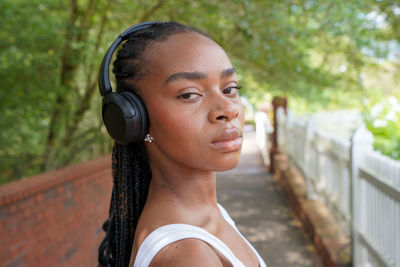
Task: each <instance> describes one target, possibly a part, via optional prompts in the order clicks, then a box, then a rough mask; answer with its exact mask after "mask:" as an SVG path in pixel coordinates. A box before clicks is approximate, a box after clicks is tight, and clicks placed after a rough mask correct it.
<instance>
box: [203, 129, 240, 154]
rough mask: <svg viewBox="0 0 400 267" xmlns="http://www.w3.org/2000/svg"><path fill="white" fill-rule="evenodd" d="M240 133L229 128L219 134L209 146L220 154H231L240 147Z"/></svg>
mask: <svg viewBox="0 0 400 267" xmlns="http://www.w3.org/2000/svg"><path fill="white" fill-rule="evenodd" d="M242 139H243V138H242V133H241V131H240V130H239V129H238V128H230V129H226V130H224V131H223V132H222V133H220V134H219V135H218V136H217V137H216V138H215V139H214V140H213V141H212V142H211V146H212V147H213V148H215V149H217V150H219V151H221V152H233V151H237V150H240V148H241V147H242Z"/></svg>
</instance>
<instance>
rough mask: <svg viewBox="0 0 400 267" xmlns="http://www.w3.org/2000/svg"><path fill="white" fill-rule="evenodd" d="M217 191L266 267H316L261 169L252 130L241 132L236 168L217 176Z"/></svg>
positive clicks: (296, 223) (294, 221)
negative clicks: (240, 145) (240, 152)
mask: <svg viewBox="0 0 400 267" xmlns="http://www.w3.org/2000/svg"><path fill="white" fill-rule="evenodd" d="M217 191H218V201H219V202H220V203H221V204H222V205H223V206H224V207H225V209H227V210H228V212H229V214H230V215H231V217H232V218H233V219H234V220H235V222H236V224H237V226H238V228H239V229H240V231H241V232H242V233H243V235H244V236H246V238H247V239H248V240H249V241H250V242H251V243H252V244H253V245H254V246H255V248H256V249H257V251H258V252H259V253H260V255H261V257H263V259H264V260H265V262H266V263H267V265H268V267H276V266H278V267H289V266H290V267H292V266H300V267H303V266H304V267H306V266H307V267H308V266H320V262H319V259H318V257H317V256H316V255H315V253H314V252H313V251H314V247H313V246H312V245H311V243H310V241H309V239H308V238H307V236H306V235H305V234H304V232H303V231H302V230H301V223H300V222H299V221H298V220H297V219H296V218H294V217H293V214H292V213H291V211H290V210H289V209H288V204H287V202H286V199H285V196H284V195H283V193H282V192H281V191H280V189H279V188H278V186H277V185H276V184H275V182H274V181H273V178H272V176H271V175H270V174H268V172H267V170H266V168H265V167H264V165H263V162H262V159H261V153H260V152H259V150H258V147H257V145H256V143H255V133H254V132H253V131H252V130H247V131H245V136H244V143H243V150H242V156H241V159H240V162H239V165H238V166H237V167H236V168H235V169H233V170H231V171H228V172H224V173H218V174H217Z"/></svg>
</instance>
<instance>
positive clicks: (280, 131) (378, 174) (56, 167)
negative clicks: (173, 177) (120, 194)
mask: <svg viewBox="0 0 400 267" xmlns="http://www.w3.org/2000/svg"><path fill="white" fill-rule="evenodd" d="M0 19H1V27H0V81H1V83H0V114H1V117H0V185H1V186H0V239H1V240H2V241H4V242H2V244H1V245H0V265H2V266H3V264H4V266H37V263H40V264H41V266H71V265H75V266H94V265H96V257H97V248H98V244H99V243H100V241H101V240H102V238H103V236H104V232H103V230H102V229H101V225H102V222H104V220H105V219H106V218H107V209H108V205H109V198H110V191H111V186H112V181H111V179H110V177H111V168H110V167H111V166H110V165H111V163H110V157H109V154H110V153H111V148H112V140H111V138H110V137H109V136H108V134H107V132H106V129H105V127H104V126H103V123H102V121H101V111H100V110H101V98H100V95H99V93H98V87H97V76H98V70H99V66H100V63H101V60H102V58H103V55H104V54H105V52H106V49H108V47H109V45H110V44H111V43H112V42H113V41H114V40H115V39H116V37H117V36H118V35H119V34H120V33H121V32H122V31H124V30H125V29H126V28H128V27H130V26H132V25H134V24H136V23H139V22H143V21H153V20H159V21H170V20H175V21H178V22H181V23H184V24H187V25H191V26H194V27H196V28H199V29H201V30H203V31H204V32H206V33H207V34H209V35H210V36H211V37H212V39H214V40H215V41H217V42H218V43H219V44H220V45H221V46H222V47H223V48H224V49H225V50H226V52H227V54H228V55H229V57H230V58H231V60H232V63H233V65H234V66H235V68H236V69H237V73H238V76H239V82H240V84H241V85H242V86H243V89H242V90H241V91H240V93H241V98H242V102H243V104H244V106H245V110H246V123H247V124H248V125H249V126H248V127H247V128H246V129H250V130H249V131H247V132H246V133H245V135H246V136H245V144H247V145H245V149H244V153H243V157H242V158H243V159H244V160H243V161H242V162H243V163H241V164H242V165H241V164H239V165H240V166H239V168H238V169H237V170H236V172H234V173H233V174H234V175H236V176H234V177H236V178H237V179H236V178H235V179H233V180H232V177H231V176H232V175H233V174H232V175H231V174H230V173H228V174H227V175H228V176H229V175H231V176H229V179H227V180H226V181H227V182H226V185H225V186H222V191H221V192H222V193H221V194H223V196H225V201H226V202H227V203H226V205H227V206H229V205H231V207H230V208H231V209H234V208H235V205H233V204H234V203H235V201H236V200H237V202H238V203H239V202H240V203H239V204H240V205H243V207H245V205H244V204H243V203H246V201H247V200H245V199H246V197H248V200H249V201H250V200H251V201H254V202H256V203H258V204H257V205H259V210H257V209H256V210H254V209H253V213H254V214H253V215H254V216H255V217H251V216H250V215H251V210H249V212H247V210H244V208H240V207H241V206H240V205H239V204H238V205H239V206H238V207H239V208H240V209H239V208H238V209H239V210H238V211H237V212H236V214H237V216H239V215H240V214H242V216H243V218H245V219H246V220H245V221H246V223H251V222H257V224H259V225H258V227H259V228H252V226H251V225H248V226H239V228H240V227H243V228H241V230H243V231H244V233H245V235H247V236H250V237H251V234H253V235H254V239H251V238H250V240H251V241H252V242H259V243H258V244H256V248H257V249H258V250H259V251H262V252H263V253H264V252H265V254H263V255H267V257H270V258H269V259H268V261H267V263H268V262H271V263H272V265H274V263H275V265H276V266H314V265H310V264H308V265H300V262H301V260H304V257H303V255H305V254H298V255H300V256H298V257H294V258H293V257H292V258H291V257H290V255H289V254H290V253H291V252H290V251H288V250H287V248H288V246H289V245H290V244H291V243H292V244H294V242H293V240H292V239H290V238H289V239H288V236H290V237H291V236H292V234H287V232H285V231H286V230H285V231H284V230H282V229H288V228H290V227H292V226H293V225H298V224H301V223H293V221H294V219H290V218H292V217H290V216H289V215H288V216H287V217H286V215H287V214H290V212H289V211H287V210H286V208H287V206H288V204H287V202H285V201H284V200H283V199H284V197H281V195H279V194H280V193H278V192H280V191H279V190H278V189H277V188H276V185H275V182H273V179H275V180H276V181H277V183H276V184H281V187H282V188H284V190H283V191H285V190H286V192H289V193H288V194H289V195H290V194H292V197H291V200H290V201H292V202H293V201H294V202H293V203H294V204H293V203H292V205H294V207H295V208H294V209H295V210H296V209H297V210H296V212H297V213H299V214H302V215H300V216H299V217H301V218H302V219H303V220H304V218H306V219H305V222H303V224H304V225H305V227H306V228H307V227H309V226H310V225H313V226H310V227H311V228H312V229H314V230H315V231H314V230H311V232H312V235H311V237H312V239H314V240H316V241H317V242H316V243H319V245H321V244H322V245H321V246H322V248H321V249H319V252H320V254H321V255H322V257H323V258H324V259H323V261H324V265H323V266H350V265H351V262H353V264H354V266H396V267H397V266H400V227H399V225H400V163H399V160H400V85H399V84H400V83H399V81H400V71H399V70H400V60H399V59H400V44H399V42H400V30H399V26H400V2H399V1H398V0H346V1H342V0H319V1H316V0H268V1H262V0H253V1H252V0H219V1H214V0H213V1H211V0H197V1H178V0H136V1H127V0H29V1H28V0H1V1H0ZM279 107H281V108H279ZM251 125H253V126H251ZM254 125H255V128H256V131H255V132H254V131H253V130H252V129H254ZM246 140H250V141H246ZM246 142H247V143H246ZM249 144H250V145H249ZM256 144H257V145H258V147H259V149H260V150H261V154H262V160H261V154H260V153H259V150H256V152H254V149H253V148H251V149H249V147H250V146H254V147H256ZM246 151H247V152H246ZM248 151H252V153H249V152H248ZM250 154H251V155H250ZM259 154H260V155H259ZM102 155H106V156H102ZM285 157H286V161H285V160H284V158H285ZM287 157H288V158H289V163H287ZM259 159H260V160H259ZM88 160H92V161H89V162H88ZM82 162H84V163H82ZM285 162H286V163H285ZM243 164H244V165H243ZM253 165H254V166H253ZM256 165H257V166H256ZM66 166H69V167H68V168H64V167H66ZM255 166H256V167H255ZM265 166H268V167H270V170H271V171H275V176H274V178H273V176H272V175H270V174H268V173H267V172H266V169H265ZM282 166H283V167H282ZM287 166H291V167H289V169H290V170H295V169H296V168H297V169H298V170H299V171H298V172H295V171H292V172H291V173H289V172H288V171H287V170H286V169H287V168H288V167H287ZM60 168H61V169H60ZM285 168H286V169H285ZM274 169H275V170H274ZM283 170H284V171H283ZM288 173H289V174H288ZM251 175H255V176H254V177H256V176H257V177H258V178H254V177H253V178H254V179H253V178H251V179H242V177H243V176H246V178H249V177H252V176H251ZM32 176H33V177H32ZM228 176H227V177H228ZM300 176H303V177H302V178H299V177H300ZM252 179H253V180H252ZM257 179H258V180H257ZM221 181H223V179H222V180H221ZM243 182H248V184H247V185H246V186H243V184H241V183H243ZM221 183H222V182H221ZM291 185H293V188H294V189H291ZM301 185H303V186H302V187H301ZM230 186H235V188H236V189H232V190H231V189H230ZM251 186H253V187H255V188H253V189H251ZM263 186H264V187H263ZM239 188H240V190H242V191H241V192H242V193H243V194H242V195H243V197H242V198H241V197H236V195H234V194H233V195H232V196H234V197H232V198H230V197H229V196H230V194H232V192H239V191H235V190H237V189H238V190H239ZM285 188H286V189H285ZM288 188H289V189H288ZM256 189H257V190H260V192H258V191H254V190H256ZM245 190H247V191H245ZM252 190H253V191H252ZM249 192H250V193H249ZM251 192H253V193H251ZM254 192H256V193H254ZM257 192H258V193H257ZM272 192H275V193H272ZM290 192H292V193H290ZM293 192H295V193H293ZM299 192H300V193H299ZM224 194H225V195H224ZM296 194H297V195H296ZM261 195H262V196H263V197H268V196H269V198H268V199H267V198H265V199H264V200H259V199H258V197H260V196H261ZM295 195H296V196H295ZM289 198H290V197H289ZM221 199H222V202H224V197H222V198H221ZM230 199H231V200H232V201H231V200H230ZM296 199H297V200H296ZM233 200H235V201H233ZM295 200H296V201H297V202H296V201H295ZM317 200H321V201H322V203H323V205H325V206H327V208H326V209H325V208H323V207H322V206H319V204H318V205H317V204H315V203H317ZM275 201H277V202H276V203H278V202H279V201H280V202H279V203H280V204H279V205H280V206H279V205H278V204H276V205H277V206H275V207H270V206H268V205H270V204H271V203H275ZM232 203H233V204H232ZM304 203H306V204H304ZM222 204H224V205H225V203H222ZM264 204H265V205H264ZM303 204H304V205H305V206H304V205H303ZM273 205H275V204H273ZM296 205H297V206H296ZM321 205H322V204H321ZM299 207H300V208H299ZM307 209H308V210H307ZM270 211H273V212H270ZM246 212H247V213H246ZM274 212H276V214H275V215H277V216H281V215H282V214H286V215H284V216H283V215H282V216H283V217H281V218H280V219H279V220H280V222H279V224H278V223H276V224H275V223H271V221H269V220H270V218H269V217H268V218H266V219H265V218H264V219H265V221H262V223H260V222H261V221H260V220H261V218H260V217H257V216H260V215H265V216H270V215H271V216H273V215H274ZM233 214H235V212H233ZM238 214H239V215H238ZM249 214H250V215H249ZM279 214H281V215H279ZM304 214H308V215H307V216H305V215H304ZM328 214H331V215H332V216H331V217H329V218H325V217H324V216H328ZM303 215H304V216H303ZM233 217H234V219H235V220H238V221H239V222H241V221H240V218H239V217H235V216H233ZM289 217H290V218H289ZM307 218H308V219H307ZM313 218H316V219H315V220H313ZM321 218H324V219H323V220H322V219H321ZM307 220H308V221H307ZM310 221H311V223H310ZM318 222H319V223H320V224H321V222H322V226H321V225H319V226H318ZM244 224H245V223H244ZM337 224H338V225H339V226H337ZM271 225H275V226H276V228H274V227H270V226H271ZM291 225H292V226H291ZM327 225H328V226H329V227H330V228H329V229H325V228H319V227H326V226H327ZM332 225H333V226H332ZM246 227H247V228H246ZM313 227H314V228H313ZM292 228H293V227H292ZM318 229H324V230H323V231H322V233H321V232H319V233H318ZM332 229H336V230H334V231H333V230H332ZM296 231H297V230H296ZM316 233H317V234H316ZM274 234H275V236H274ZM279 234H281V237H282V240H286V241H287V243H281V248H280V249H279V251H281V252H282V253H284V254H282V256H281V254H276V253H274V251H275V248H273V247H272V246H274V245H275V244H276V243H279V242H276V241H277V239H274V238H276V235H279ZM315 234H316V236H313V235H315ZM268 235H269V236H268ZM294 235H297V234H293V236H294ZM266 236H268V238H267V237H266ZM260 237H261V239H260ZM264 237H265V238H264ZM333 237H336V239H335V241H333V239H332V238H333ZM257 238H258V239H257ZM263 238H264V239H263ZM324 238H325V239H324ZM257 240H258V241H257ZM296 240H300V239H298V237H296ZM301 240H303V239H301ZM321 240H322V241H321ZM6 241H7V242H6ZM268 242H269V243H268ZM267 243H268V244H267ZM299 243H304V244H306V243H307V242H306V241H304V240H303V241H299ZM304 244H303V245H304ZM326 244H331V245H332V246H331V248H325V247H324V246H325V245H326ZM317 245H318V244H317ZM263 246H264V247H263ZM265 246H267V247H266V248H265ZM299 246H300V245H299ZM304 246H308V245H304ZM276 251H278V249H276ZM344 252H345V253H344ZM285 253H286V254H285ZM302 253H303V252H302ZM304 253H305V252H304ZM352 253H353V256H351V254H352ZM343 254H346V255H345V256H344V258H345V260H343V259H342V258H343V257H342V256H343ZM296 255H297V254H296ZM332 255H333V256H332ZM352 257H353V259H352ZM281 259H282V260H283V259H284V260H287V264H288V265H284V264H283V263H282V262H278V261H279V260H281ZM291 259H292V260H291ZM274 260H275V261H276V262H274ZM329 262H335V264H336V265H333V263H332V265H331V263H329ZM315 266H317V265H315ZM318 266H319V265H318Z"/></svg>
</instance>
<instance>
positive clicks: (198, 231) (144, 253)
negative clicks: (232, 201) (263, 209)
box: [133, 204, 267, 267]
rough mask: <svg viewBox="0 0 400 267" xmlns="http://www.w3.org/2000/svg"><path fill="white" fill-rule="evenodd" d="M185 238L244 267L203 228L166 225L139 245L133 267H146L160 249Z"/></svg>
mask: <svg viewBox="0 0 400 267" xmlns="http://www.w3.org/2000/svg"><path fill="white" fill-rule="evenodd" d="M218 207H219V210H220V212H221V214H222V217H223V218H224V219H225V220H226V221H227V222H228V223H229V224H230V225H231V226H232V227H233V229H235V230H236V232H237V233H238V234H239V236H241V237H242V238H243V240H244V241H245V242H246V243H247V244H248V245H249V247H250V248H251V249H252V250H253V252H254V253H255V254H256V256H257V258H258V262H259V265H260V267H267V265H266V264H265V262H264V261H263V259H262V258H261V257H260V255H259V254H258V252H257V251H256V250H255V248H254V247H253V246H252V245H251V244H250V243H249V241H247V240H246V238H244V236H243V235H242V234H241V233H240V232H239V229H238V228H237V227H236V225H235V222H234V221H233V220H232V219H231V217H230V216H229V214H228V212H227V211H226V210H225V209H224V208H223V207H222V206H221V205H219V204H218ZM185 238H196V239H200V240H202V241H204V242H206V243H208V244H209V245H211V246H213V247H214V248H215V249H217V250H218V251H219V252H220V253H221V254H222V255H224V256H225V257H226V258H227V259H228V260H229V261H230V263H231V264H232V266H233V267H244V264H243V263H242V262H241V261H240V260H239V259H238V258H236V256H235V254H233V252H232V251H231V250H230V249H229V247H228V246H227V245H225V243H224V242H222V241H221V240H220V239H218V238H217V237H216V236H214V235H212V234H210V233H209V232H207V231H206V230H204V229H203V228H200V227H197V226H193V225H189V224H168V225H164V226H161V227H159V228H157V229H156V230H154V231H153V232H151V233H150V234H149V235H148V236H147V237H146V238H145V239H144V240H143V242H142V244H141V245H140V247H139V250H138V253H137V255H136V258H135V262H134V264H133V267H148V266H149V264H150V263H151V261H152V260H153V258H154V257H155V256H156V255H157V253H158V252H159V251H160V250H161V249H162V248H164V247H165V246H168V245H169V244H171V243H173V242H175V241H178V240H182V239H185Z"/></svg>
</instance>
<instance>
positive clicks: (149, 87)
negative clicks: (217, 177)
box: [138, 32, 243, 171]
mask: <svg viewBox="0 0 400 267" xmlns="http://www.w3.org/2000/svg"><path fill="white" fill-rule="evenodd" d="M147 59H148V60H149V61H150V66H149V68H148V72H147V75H146V76H145V77H144V78H143V79H142V80H141V81H139V83H138V85H139V88H140V95H141V97H142V98H143V100H144V102H145V104H146V107H147V111H148V114H149V118H150V130H149V132H150V134H151V135H152V136H153V137H154V141H153V142H152V143H150V144H148V143H147V144H146V148H147V150H148V154H149V157H150V161H151V162H152V163H154V164H157V163H159V164H162V165H163V166H171V167H172V166H174V167H177V166H179V167H184V168H188V169H197V170H202V171H223V170H228V169H231V168H233V167H235V166H236V165H237V163H238V160H239V155H240V149H241V144H242V129H243V107H242V104H241V101H240V99H239V94H238V89H237V87H238V81H237V76H236V73H235V70H234V69H233V67H232V64H231V62H230V60H229V58H228V56H227V55H226V54H225V52H224V50H223V49H222V48H221V47H220V46H219V45H218V44H216V43H215V42H213V41H212V40H210V39H208V38H206V37H204V36H202V35H200V34H197V33H192V32H189V33H179V34H174V35H172V36H170V37H169V38H168V39H167V40H166V41H163V42H160V43H156V44H154V45H153V46H151V48H149V49H148V50H147Z"/></svg>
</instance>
